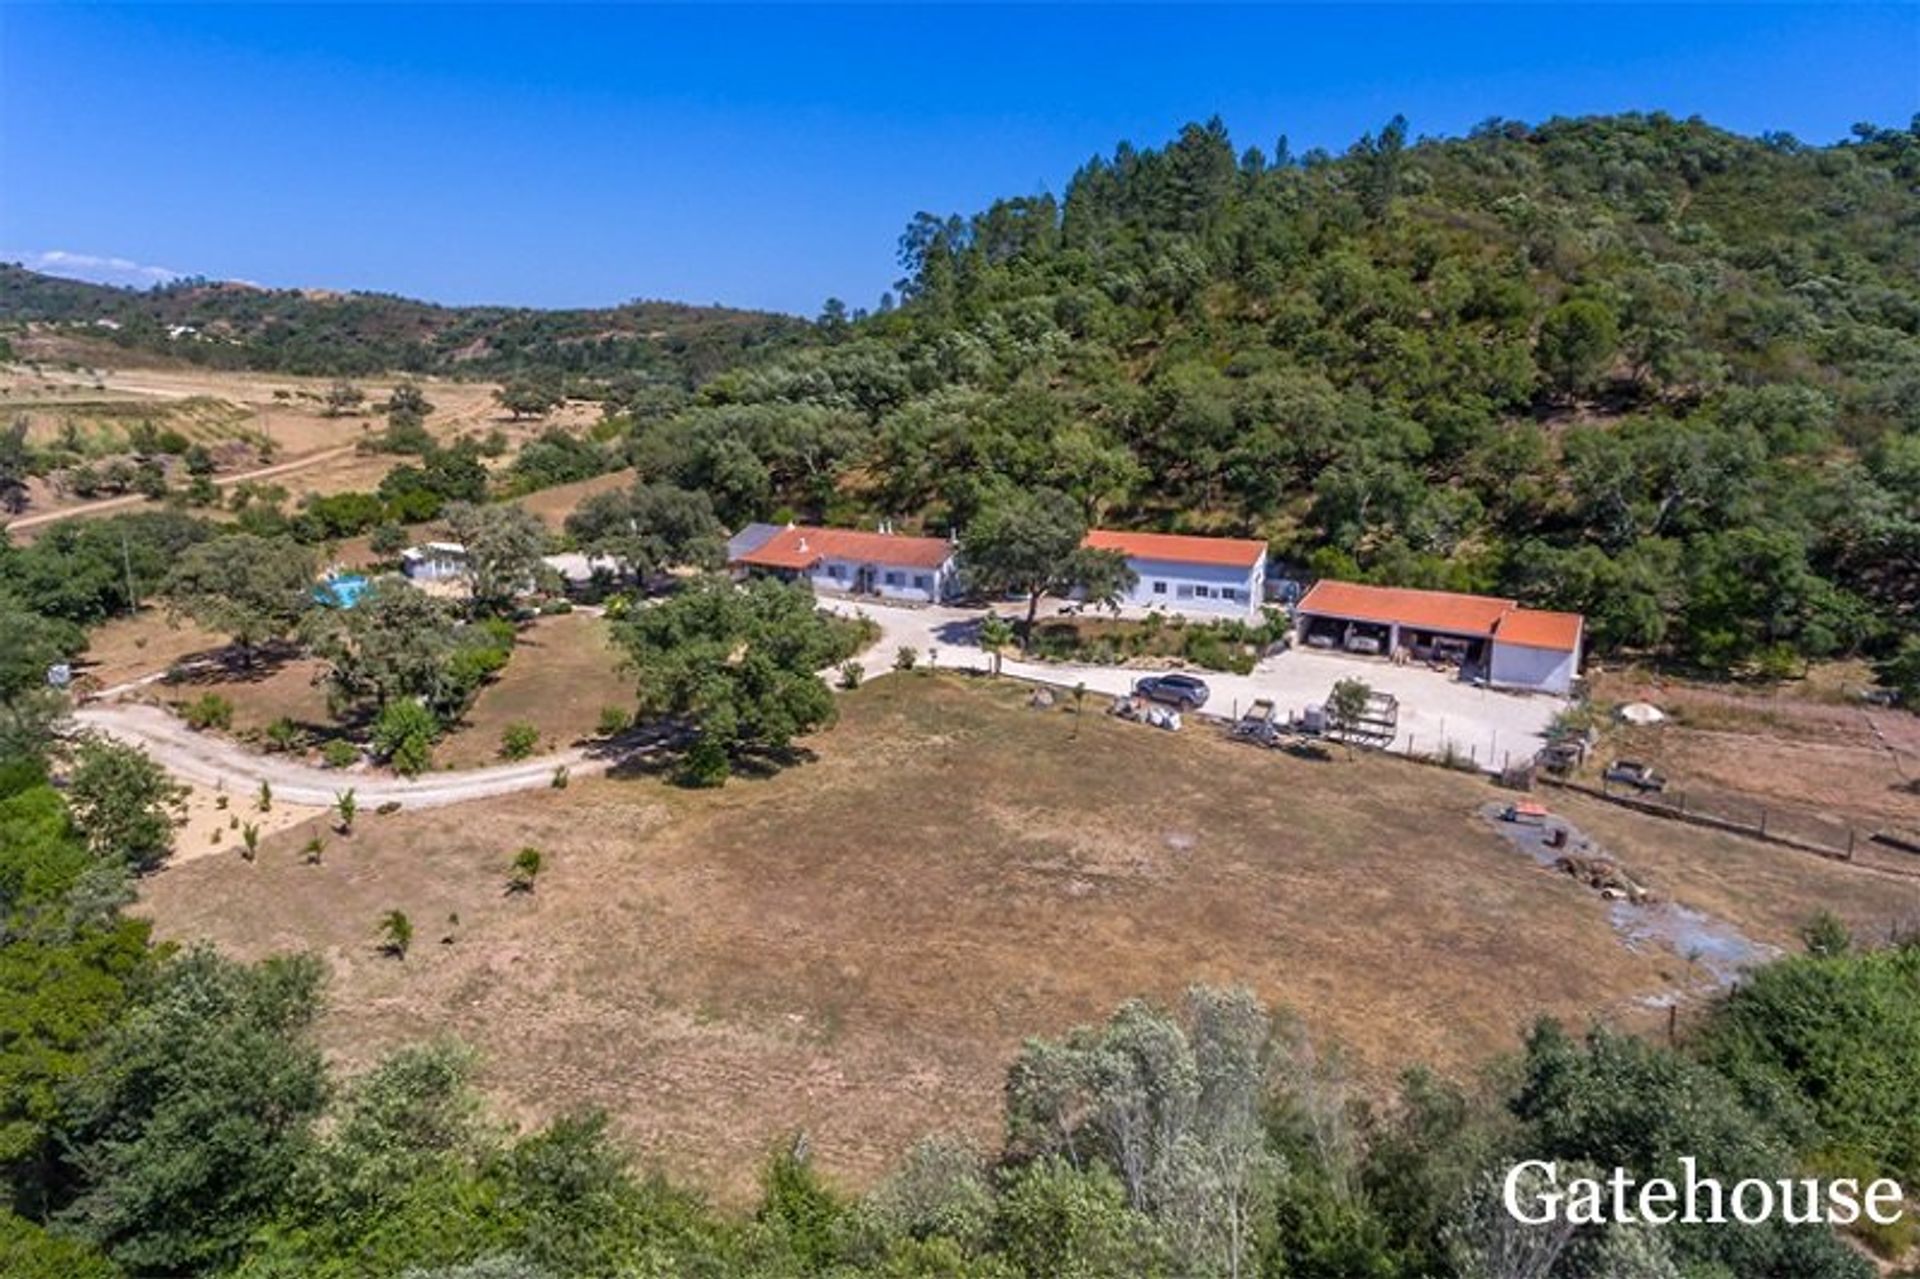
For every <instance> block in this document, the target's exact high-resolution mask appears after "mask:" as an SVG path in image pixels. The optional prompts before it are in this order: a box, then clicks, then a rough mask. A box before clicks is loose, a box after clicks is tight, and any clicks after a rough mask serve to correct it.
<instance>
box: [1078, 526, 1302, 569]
mask: <svg viewBox="0 0 1920 1279" xmlns="http://www.w3.org/2000/svg"><path fill="white" fill-rule="evenodd" d="M1081 545H1083V546H1086V547H1088V548H1090V549H1092V550H1096V551H1118V552H1120V553H1121V554H1122V555H1125V556H1126V557H1127V558H1129V559H1142V560H1165V561H1166V562H1168V563H1170V564H1214V565H1221V566H1224V567H1227V568H1252V567H1253V566H1254V565H1255V564H1258V563H1259V562H1260V557H1261V556H1262V555H1265V554H1266V553H1267V544H1266V543H1265V542H1256V541H1253V540H1252V539H1251V538H1245V537H1193V536H1189V535H1186V534H1180V533H1122V532H1118V531H1116V530H1114V529H1105V528H1097V529H1094V530H1093V531H1092V532H1091V533H1088V534H1087V540H1086V541H1085V542H1083V543H1081Z"/></svg>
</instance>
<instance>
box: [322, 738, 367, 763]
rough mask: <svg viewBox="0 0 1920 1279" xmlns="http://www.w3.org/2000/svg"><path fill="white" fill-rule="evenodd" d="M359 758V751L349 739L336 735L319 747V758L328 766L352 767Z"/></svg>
mask: <svg viewBox="0 0 1920 1279" xmlns="http://www.w3.org/2000/svg"><path fill="white" fill-rule="evenodd" d="M359 759H360V751H359V750H358V749H357V748H356V747H355V746H354V744H353V743H352V742H350V741H347V740H346V739H345V738H343V737H336V738H333V739H332V740H331V741H329V742H328V743H327V744H326V745H325V746H323V747H321V748H320V760H321V762H322V763H324V764H325V765H326V766H327V767H328V768H352V767H353V766H354V764H355V763H357V762H358V761H359Z"/></svg>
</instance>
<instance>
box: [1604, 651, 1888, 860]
mask: <svg viewBox="0 0 1920 1279" xmlns="http://www.w3.org/2000/svg"><path fill="white" fill-rule="evenodd" d="M1870 682H1871V680H1870V677H1869V675H1868V673H1867V672H1866V671H1865V669H1864V668H1863V667H1861V666H1859V665H1858V664H1843V663H1836V664H1833V665H1831V666H1826V667H1818V668H1815V671H1814V673H1813V674H1812V675H1811V676H1810V677H1809V678H1808V679H1806V680H1802V681H1793V682H1790V683H1784V684H1779V685H1773V686H1767V687H1758V688H1744V687H1740V686H1737V685H1710V686H1709V685H1700V684H1692V683H1688V682H1685V681H1679V680H1670V679H1655V678H1652V677H1650V676H1648V675H1646V674H1645V673H1643V672H1635V671H1626V672H1612V673H1608V674H1605V675H1603V676H1601V677H1599V678H1598V679H1597V680H1596V681H1595V688H1594V693H1595V696H1596V698H1597V699H1599V700H1601V701H1602V702H1604V703H1607V704H1612V703H1615V702H1627V701H1646V702H1651V703H1653V704H1654V705H1655V706H1658V707H1660V708H1661V709H1662V710H1663V711H1665V712H1667V714H1668V715H1669V716H1670V717H1671V718H1670V719H1669V721H1668V722H1666V723H1663V724H1660V725H1656V726H1652V727H1646V728H1633V727H1630V726H1626V725H1611V726H1609V727H1608V728H1607V730H1606V741H1604V742H1603V743H1602V745H1601V749H1600V751H1599V752H1597V753H1596V756H1595V759H1594V761H1593V767H1594V769H1595V770H1597V769H1598V768H1599V767H1602V766H1604V764H1605V762H1606V760H1607V759H1610V758H1612V757H1614V756H1616V755H1620V756H1628V757H1631V758H1634V759H1638V760H1642V761H1645V762H1647V763H1649V764H1652V765H1653V766H1654V767H1655V768H1656V769H1658V770H1659V771H1660V772H1662V773H1665V774H1666V775H1667V777H1668V778H1669V779H1670V781H1671V784H1672V789H1673V790H1674V791H1675V792H1685V793H1686V794H1687V796H1688V798H1689V800H1690V801H1692V802H1694V803H1695V804H1696V805H1697V806H1699V807H1701V808H1702V809H1703V811H1711V812H1713V813H1714V814H1716V815H1718V816H1722V817H1726V818H1728V819H1730V820H1734V821H1741V822H1747V823H1758V821H1759V819H1760V814H1761V812H1762V810H1765V812H1766V814H1767V822H1768V828H1769V829H1772V830H1777V831H1780V832H1781V833H1783V834H1789V835H1792V836H1794V837H1796V838H1801V839H1805V840H1808V841H1810V842H1814V843H1820V844H1835V843H1837V844H1838V845H1839V846H1842V847H1844V846H1845V844H1846V830H1847V827H1849V826H1852V827H1854V828H1856V829H1857V830H1858V831H1859V833H1860V834H1861V835H1866V834H1871V833H1872V832H1873V831H1875V830H1878V829H1882V828H1886V827H1894V828H1911V829H1920V790H1916V789H1913V782H1914V780H1915V779H1920V715H1913V714H1910V713H1908V712H1905V711H1893V710H1883V709H1877V708H1873V707H1870V706H1867V705H1865V704H1864V703H1862V702H1861V701H1860V699H1859V697H1858V695H1857V694H1858V692H1859V690H1860V689H1861V688H1863V687H1866V686H1867V685H1868V684H1869V683H1870ZM1910 860H1911V859H1910ZM1912 868H1913V869H1920V863H1915V864H1914V865H1913V866H1912Z"/></svg>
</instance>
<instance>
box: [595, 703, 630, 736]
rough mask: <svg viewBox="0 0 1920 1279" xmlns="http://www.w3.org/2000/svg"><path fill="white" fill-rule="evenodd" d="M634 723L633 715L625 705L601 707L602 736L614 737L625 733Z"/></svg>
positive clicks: (600, 726) (600, 725)
mask: <svg viewBox="0 0 1920 1279" xmlns="http://www.w3.org/2000/svg"><path fill="white" fill-rule="evenodd" d="M632 725H633V716H632V715H630V714H628V713H627V710H626V708H625V707H621V706H602V707H601V708H600V724H599V728H600V736H602V737H613V736H615V735H617V734H620V733H624V732H626V731H627V729H628V728H630V727H632Z"/></svg>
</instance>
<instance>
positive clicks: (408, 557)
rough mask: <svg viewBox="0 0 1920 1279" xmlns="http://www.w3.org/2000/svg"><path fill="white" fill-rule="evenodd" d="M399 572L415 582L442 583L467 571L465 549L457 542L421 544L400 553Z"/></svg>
mask: <svg viewBox="0 0 1920 1279" xmlns="http://www.w3.org/2000/svg"><path fill="white" fill-rule="evenodd" d="M400 571H401V572H402V573H405V574H406V575H407V577H408V578H410V579H412V580H413V581H416V582H444V581H448V580H451V579H452V578H456V577H461V576H463V575H464V574H465V573H466V571H467V548H466V547H464V546H462V545H461V544H460V543H458V542H423V543H421V544H420V545H419V546H409V547H408V548H407V549H406V550H404V551H402V552H400Z"/></svg>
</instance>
